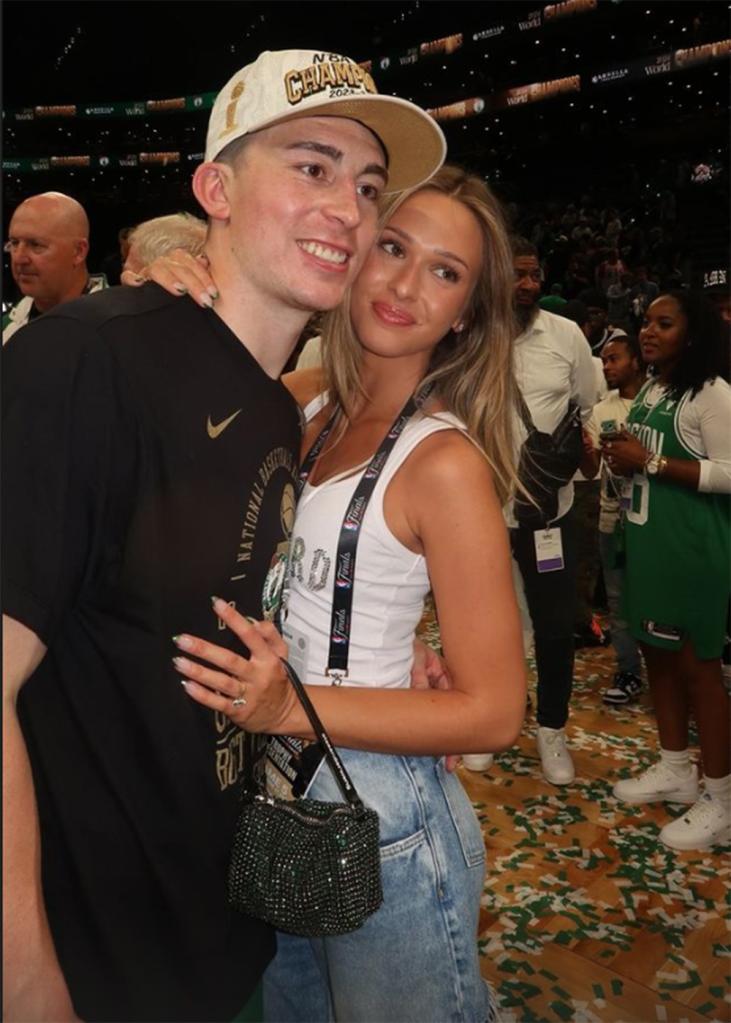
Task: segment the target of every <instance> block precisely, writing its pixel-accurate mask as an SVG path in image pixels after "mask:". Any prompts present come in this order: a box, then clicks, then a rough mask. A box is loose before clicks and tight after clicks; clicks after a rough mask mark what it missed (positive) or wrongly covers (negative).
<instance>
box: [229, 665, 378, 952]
mask: <svg viewBox="0 0 731 1023" xmlns="http://www.w3.org/2000/svg"><path fill="white" fill-rule="evenodd" d="M282 663H283V665H284V669H285V671H286V672H287V675H288V676H289V680H290V681H291V683H292V685H293V687H294V690H295V692H296V693H297V696H298V697H299V699H300V701H301V703H302V706H303V707H304V708H305V711H306V713H307V716H308V718H309V720H310V724H311V725H312V727H313V729H314V731H315V734H316V735H317V738H318V741H319V743H320V746H321V748H322V750H323V753H324V756H325V759H326V760H327V762H328V764H329V765H330V767H331V768H332V771H333V774H334V775H335V778H336V779H337V781H338V784H339V786H340V788H341V790H342V792H343V795H344V797H345V799H346V802H345V803H326V802H322V801H320V800H317V799H306V798H300V799H295V800H293V801H288V800H285V799H275V798H272V797H270V796H267V795H265V794H263V793H262V792H261V791H259V787H258V786H257V785H256V783H255V781H254V775H253V767H252V764H251V759H250V758H248V757H247V767H246V769H245V772H244V779H243V793H242V804H241V811H240V813H239V817H238V820H237V822H236V831H235V835H234V841H233V850H232V853H231V862H230V866H229V874H228V899H229V903H230V904H231V905H232V906H233V907H234V908H235V909H237V910H240V911H241V912H242V913H247V914H249V915H250V916H255V917H258V918H260V919H262V920H266V921H267V922H268V923H270V924H273V925H274V926H275V927H276V928H277V929H278V930H281V931H287V932H288V933H290V934H300V935H304V936H305V937H308V938H321V937H327V936H329V935H334V934H347V933H348V931H355V930H357V929H358V928H359V927H360V926H361V925H362V924H363V923H364V922H365V920H366V919H367V918H368V917H369V916H370V915H371V914H372V913H375V911H376V910H377V909H378V907H379V906H380V905H381V902H382V901H383V891H382V888H381V860H380V853H379V828H378V814H377V813H376V812H375V810H369V809H368V808H366V807H365V806H364V805H363V803H362V802H361V800H360V797H359V796H358V793H357V792H356V790H355V787H354V785H353V783H352V781H351V780H350V777H349V776H348V773H347V771H346V770H345V767H344V766H343V763H342V761H341V759H340V757H339V756H338V753H337V750H336V749H335V747H334V746H333V744H332V742H331V741H330V738H329V736H328V734H327V732H326V731H325V729H324V728H323V727H322V723H321V721H320V719H319V717H318V716H317V712H316V711H315V708H314V707H313V706H312V703H311V701H310V699H309V697H308V696H307V693H306V691H305V688H304V686H303V685H302V683H301V682H300V680H299V678H298V677H297V673H296V671H295V670H294V668H293V667H292V666H291V664H289V663H288V662H287V661H285V660H284V659H282Z"/></svg>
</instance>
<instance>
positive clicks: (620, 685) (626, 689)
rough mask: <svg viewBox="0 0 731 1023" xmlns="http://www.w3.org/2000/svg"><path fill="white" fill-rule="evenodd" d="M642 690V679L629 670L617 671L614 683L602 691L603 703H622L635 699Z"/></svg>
mask: <svg viewBox="0 0 731 1023" xmlns="http://www.w3.org/2000/svg"><path fill="white" fill-rule="evenodd" d="M641 692H642V679H641V678H640V677H639V675H635V674H633V673H632V672H631V671H618V672H617V674H616V675H615V676H614V685H612V686H611V687H610V688H609V689H607V690H606V691H605V693H604V696H603V700H604V702H605V703H611V704H615V705H616V704H622V703H631V702H632V700H636V699H637V697H638V696H639V695H640V693H641Z"/></svg>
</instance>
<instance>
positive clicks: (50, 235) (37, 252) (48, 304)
mask: <svg viewBox="0 0 731 1023" xmlns="http://www.w3.org/2000/svg"><path fill="white" fill-rule="evenodd" d="M5 251H6V252H9V253H10V268H11V270H12V274H13V279H14V281H15V283H16V284H17V285H18V288H19V289H20V291H21V292H22V293H23V296H24V297H23V298H22V299H21V300H20V302H18V304H17V305H15V306H13V308H12V309H11V310H10V312H9V313H7V314H6V315H5V316H4V317H3V344H5V343H6V342H7V341H8V340H9V339H10V338H11V337H12V336H13V334H15V333H16V331H18V330H20V328H21V327H24V326H25V325H26V323H29V322H30V320H32V319H34V318H35V317H36V316H40V314H41V313H45V312H48V310H49V309H52V308H53V307H54V306H56V305H60V304H61V302H69V301H70V300H71V299H72V298H79V297H80V296H81V295H88V294H90V293H91V292H92V291H100V290H101V289H102V288H105V287H106V286H107V282H106V278H105V277H104V275H103V274H96V275H94V276H90V275H89V271H88V270H87V267H86V257H87V254H88V252H89V218H88V217H87V215H86V211H85V210H84V207H83V206H82V205H81V203H79V202H77V201H76V199H72V198H71V197H70V196H68V195H64V194H63V193H62V192H43V193H42V194H41V195H32V196H31V197H30V198H29V199H26V200H25V201H24V202H22V203H21V204H20V206H18V208H17V209H16V210H15V212H14V213H13V216H12V218H11V221H10V227H9V229H8V240H7V242H6V244H5Z"/></svg>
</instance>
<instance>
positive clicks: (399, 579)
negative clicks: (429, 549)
mask: <svg viewBox="0 0 731 1023" xmlns="http://www.w3.org/2000/svg"><path fill="white" fill-rule="evenodd" d="M322 404H323V399H322V396H321V397H320V398H319V399H316V400H315V402H312V403H311V404H310V405H309V406H308V407H307V409H305V417H306V418H308V419H309V418H311V417H312V416H313V415H315V414H316V413H317V411H319V409H320V408H322ZM452 429H458V430H460V431H462V432H464V426H463V424H462V423H461V422H460V420H459V419H458V418H457V417H456V416H454V415H452V414H451V413H448V412H440V413H436V414H434V415H430V416H424V415H422V414H421V413H417V414H416V415H415V416H414V417H413V418H412V419H411V420H410V421H409V422H408V423H407V425H406V427H405V428H404V431H403V433H402V434H401V436H400V437H399V438H398V440H397V441H396V444H395V446H394V448H393V450H392V451H391V454H390V455H389V457H388V460H387V462H386V464H385V466H384V468H383V471H382V473H381V476H380V477H379V479H378V482H377V484H376V488H375V490H374V492H373V495H372V497H371V500H370V502H369V504H368V508H367V510H366V514H365V518H364V520H363V525H362V528H361V531H360V536H359V540H358V549H357V554H356V565H355V585H354V588H353V614H352V628H351V636H350V655H349V660H348V677H347V679H345V680H344V681H343V684H344V685H355V686H375V687H378V688H402V687H403V688H406V687H408V686H409V685H410V675H411V664H412V660H413V639H414V630H415V629H416V626H417V625H418V623H419V620H420V618H421V615H422V612H423V608H424V598H425V596H426V594H427V593H428V591H429V577H428V574H427V569H426V561H425V559H424V557H423V556H422V555H420V554H414V553H413V552H412V551H410V550H409V549H408V548H407V547H404V546H403V544H401V543H400V542H399V541H398V540H397V539H396V537H395V536H394V535H393V533H391V531H390V530H389V528H388V526H387V525H386V520H385V518H384V515H383V497H384V494H385V493H386V488H387V487H388V484H389V482H390V481H391V479H392V478H393V476H394V474H395V473H396V471H397V470H398V469H399V468H400V466H401V465H402V464H403V463H404V461H405V460H406V459H407V458H408V456H409V455H410V454H411V452H412V451H413V450H414V448H415V447H416V446H417V444H419V443H420V442H421V441H422V440H424V438H425V437H428V436H430V435H431V434H432V433H436V432H438V431H440V430H452ZM364 469H365V464H364V465H363V466H362V467H360V469H359V470H356V472H354V473H352V470H349V473H352V474H348V475H341V476H335V477H333V478H332V479H330V480H327V481H326V482H324V483H322V484H320V485H319V486H311V485H310V484H309V483H307V484H305V488H304V490H303V492H302V495H301V497H300V499H299V503H298V505H297V515H296V518H295V524H294V530H293V533H292V545H291V548H290V565H289V595H288V600H287V614H286V625H287V627H293V628H294V629H296V630H298V631H299V632H300V633H303V634H304V635H305V636H306V637H307V639H308V657H307V671H306V679H307V682H309V683H311V684H315V685H316V684H318V683H321V684H323V685H330V684H331V683H332V679H331V678H328V677H327V676H326V675H325V669H326V667H327V659H328V648H329V643H330V616H331V614H332V594H333V580H334V571H335V558H336V551H337V544H338V537H339V535H340V527H341V524H342V521H343V517H344V515H345V512H346V509H347V507H348V504H349V503H350V500H351V498H352V496H353V493H354V491H355V488H356V487H357V485H358V483H359V481H360V478H361V476H362V474H363V471H364ZM434 500H435V501H438V500H439V495H438V494H435V495H434Z"/></svg>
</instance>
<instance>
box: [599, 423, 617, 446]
mask: <svg viewBox="0 0 731 1023" xmlns="http://www.w3.org/2000/svg"><path fill="white" fill-rule="evenodd" d="M621 436H622V430H621V428H620V426H619V424H618V423H617V420H616V419H603V420H602V422H601V424H600V427H599V440H601V441H607V440H619V438H620V437H621Z"/></svg>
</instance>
